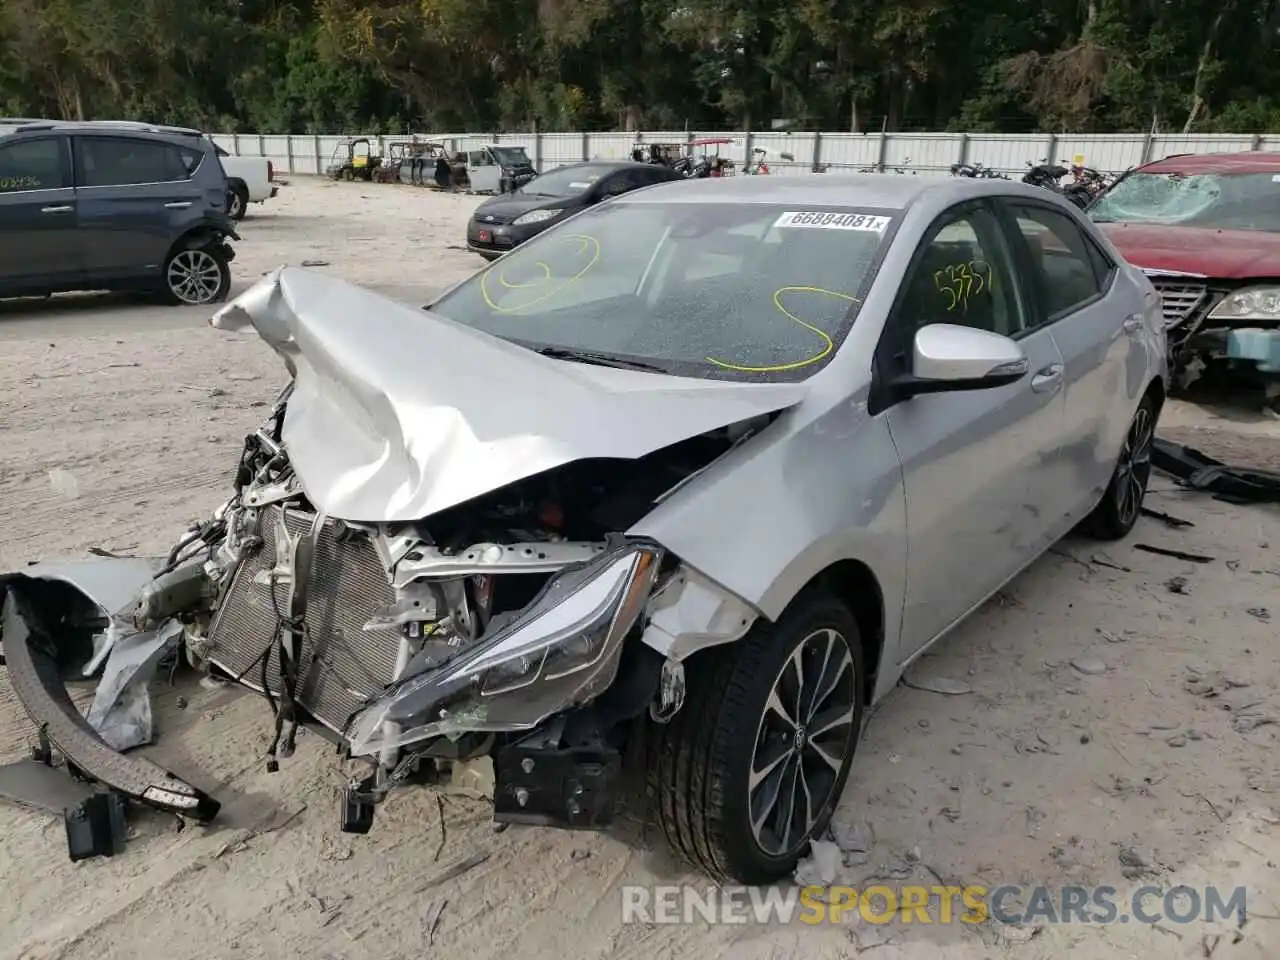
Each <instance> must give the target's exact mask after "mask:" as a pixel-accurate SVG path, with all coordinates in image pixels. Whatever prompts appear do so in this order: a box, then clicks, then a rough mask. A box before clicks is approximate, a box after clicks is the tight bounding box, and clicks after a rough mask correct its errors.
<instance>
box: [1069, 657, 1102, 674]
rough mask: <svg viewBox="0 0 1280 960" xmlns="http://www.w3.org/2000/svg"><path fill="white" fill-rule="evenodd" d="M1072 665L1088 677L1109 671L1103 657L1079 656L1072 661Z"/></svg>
mask: <svg viewBox="0 0 1280 960" xmlns="http://www.w3.org/2000/svg"><path fill="white" fill-rule="evenodd" d="M1071 666H1073V667H1074V668H1075V669H1076V670H1077V671H1079V672H1080V673H1083V674H1084V675H1085V676H1086V677H1099V676H1102V674H1104V673H1106V672H1107V665H1106V663H1105V662H1104V661H1103V660H1102V658H1101V657H1078V658H1077V659H1075V660H1072V661H1071Z"/></svg>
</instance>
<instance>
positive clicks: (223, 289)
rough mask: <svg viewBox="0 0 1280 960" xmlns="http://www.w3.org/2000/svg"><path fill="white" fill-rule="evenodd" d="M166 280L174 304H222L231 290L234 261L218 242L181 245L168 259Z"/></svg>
mask: <svg viewBox="0 0 1280 960" xmlns="http://www.w3.org/2000/svg"><path fill="white" fill-rule="evenodd" d="M163 283H164V287H163V293H164V296H165V299H166V300H168V301H169V302H170V303H174V304H189V305H192V306H204V305H206V304H210V303H218V302H220V301H222V300H225V299H226V297H227V293H228V292H229V291H230V289H231V264H230V263H229V262H228V261H227V258H226V257H225V256H224V255H223V253H222V251H221V250H220V249H219V248H218V247H217V246H216V245H210V246H206V247H179V248H177V249H176V250H174V251H173V252H172V253H171V254H169V258H168V259H167V260H166V261H165V264H164V280H163Z"/></svg>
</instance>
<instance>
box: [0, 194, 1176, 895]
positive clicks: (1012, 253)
mask: <svg viewBox="0 0 1280 960" xmlns="http://www.w3.org/2000/svg"><path fill="white" fill-rule="evenodd" d="M212 323H213V326H214V327H216V328H218V329H221V330H245V329H250V328H251V329H253V330H255V331H256V332H257V333H258V334H259V335H260V336H261V337H262V339H263V340H265V341H266V342H267V343H268V344H269V345H270V346H271V347H272V348H273V349H274V350H275V351H276V352H277V353H278V354H279V355H280V357H281V358H282V359H283V361H284V363H285V365H286V366H287V368H288V371H289V373H290V375H291V382H290V383H289V385H288V386H287V387H286V389H285V390H284V392H283V393H282V395H281V397H280V399H279V401H278V403H277V404H276V406H275V408H274V410H273V412H272V414H271V416H270V417H269V419H268V420H267V421H266V422H265V423H264V424H263V425H262V427H261V429H259V430H258V431H257V432H256V433H255V434H253V435H252V436H250V437H249V438H248V440H247V442H246V445H245V448H244V451H243V454H242V456H241V459H240V461H239V464H238V465H237V468H236V471H235V478H234V492H233V494H232V496H231V497H230V499H229V500H228V501H227V502H226V503H225V504H224V505H223V506H222V507H220V508H219V509H218V510H217V511H216V513H214V514H213V516H212V517H210V518H209V519H208V520H206V521H205V522H203V523H200V524H197V525H196V526H195V527H193V528H192V530H191V532H190V533H188V534H187V536H185V537H184V538H183V539H182V540H181V541H180V542H179V543H178V544H177V546H175V548H174V550H173V551H172V553H171V554H170V555H169V556H168V557H161V558H155V559H154V560H150V559H147V558H126V559H116V558H97V559H93V560H86V561H83V562H81V563H80V564H78V565H65V564H63V565H47V566H43V565H38V566H35V567H30V568H27V569H25V570H22V571H17V572H15V573H14V574H11V575H8V576H7V577H5V578H4V579H3V580H0V588H3V589H4V592H5V604H4V644H5V654H6V656H7V658H8V664H9V675H10V679H11V682H12V683H13V684H14V685H15V687H16V688H17V691H18V694H19V696H20V697H21V699H22V701H23V703H24V704H25V705H26V707H27V709H28V711H29V712H30V713H31V715H32V716H33V718H35V720H36V721H37V722H38V723H39V724H40V725H41V726H42V727H43V729H44V730H45V732H46V735H47V738H48V740H49V741H50V742H51V745H52V746H53V747H55V748H56V749H57V750H59V751H62V752H63V753H64V754H65V755H66V756H67V757H68V758H70V759H72V760H73V761H74V762H75V765H76V766H77V767H78V768H79V769H80V770H82V771H86V772H87V773H88V774H89V775H91V776H93V777H96V778H98V779H100V780H102V781H103V782H104V783H105V784H106V785H107V786H109V787H111V788H112V789H114V790H116V791H117V792H119V793H122V794H124V795H126V796H128V797H132V798H134V799H135V800H138V801H140V802H144V803H148V804H151V805H153V806H157V807H161V808H163V809H168V810H173V811H175V812H178V813H181V814H184V815H187V816H190V817H193V818H195V819H205V820H207V819H209V818H211V817H213V816H214V815H215V814H216V811H217V805H218V804H217V800H216V799H214V798H213V797H211V796H208V795H206V794H205V793H203V792H202V791H200V790H199V789H198V788H196V787H194V786H192V785H191V783H190V782H189V781H188V780H187V779H185V778H184V777H182V776H179V775H178V774H176V773H173V772H171V771H169V770H165V769H162V768H160V767H157V766H155V765H153V764H151V763H150V762H149V761H147V760H145V759H142V758H139V757H138V755H137V754H134V753H129V754H123V753H119V752H117V751H116V750H115V749H113V745H114V746H115V747H119V746H120V741H119V736H118V732H119V731H118V728H116V727H112V728H110V729H111V730H113V731H115V733H114V734H113V736H114V737H115V739H114V740H113V739H111V738H108V737H107V736H106V730H107V725H106V721H104V720H102V719H101V718H102V717H103V716H107V717H109V716H110V714H111V707H112V704H111V703H108V704H107V705H106V707H105V708H104V709H103V710H99V711H98V712H97V714H93V713H91V718H90V720H88V721H85V720H80V719H79V715H78V714H77V713H75V710H74V707H70V708H69V707H68V705H69V703H70V701H69V700H67V699H66V696H65V692H64V691H62V690H61V688H60V681H59V679H58V677H59V676H65V675H66V673H67V671H68V670H71V671H72V672H75V671H76V670H79V671H80V672H81V673H82V674H92V673H94V672H95V671H97V670H102V671H103V672H104V683H105V677H107V676H111V677H113V678H117V682H115V683H114V684H113V689H118V688H120V683H119V682H118V675H117V672H116V671H115V670H114V669H113V667H112V663H113V660H115V659H116V658H117V655H120V656H124V655H125V652H127V651H129V650H130V649H133V650H134V653H133V655H132V661H131V662H134V661H137V660H138V659H139V655H138V654H137V647H138V645H139V644H146V643H151V644H154V645H164V644H177V645H178V648H180V649H181V650H182V651H183V655H184V656H185V657H186V659H187V660H188V661H189V662H190V663H191V664H192V665H194V666H195V667H197V668H198V669H201V670H206V671H212V672H215V673H217V674H220V675H222V676H224V677H230V678H233V679H234V680H236V681H238V682H239V683H241V684H243V685H245V686H247V687H250V688H252V689H253V690H255V691H257V692H258V693H259V694H261V695H262V696H263V698H264V700H265V701H266V702H267V704H269V709H270V713H269V714H266V712H265V711H264V723H272V724H273V729H274V734H275V736H274V740H273V743H272V746H271V748H270V751H269V754H268V757H267V763H268V765H269V768H270V769H276V768H277V767H278V765H279V763H280V761H281V760H282V759H284V758H286V757H288V756H289V754H290V753H291V752H292V748H293V737H294V734H295V732H296V729H297V727H298V725H300V724H307V725H311V726H312V727H314V728H315V729H316V730H318V731H320V732H321V733H323V734H325V735H326V736H328V737H329V738H331V739H332V740H333V741H335V742H336V743H337V744H338V745H339V747H340V749H341V752H342V753H343V754H344V760H343V762H344V763H345V764H346V765H347V769H348V770H349V771H351V772H350V779H349V786H348V788H347V790H346V793H345V795H344V798H343V804H342V811H341V821H340V826H341V829H343V830H346V831H349V832H356V833H365V832H368V831H369V830H370V829H371V827H372V825H373V820H374V812H375V810H376V808H377V805H378V804H379V803H380V802H382V801H383V800H384V799H385V798H386V797H387V796H388V794H390V793H391V792H392V790H393V788H395V787H397V786H398V785H407V784H415V783H417V784H421V783H435V784H440V783H443V782H445V781H447V780H449V779H450V778H454V779H456V777H457V776H458V774H459V771H466V772H467V773H468V776H470V777H471V778H472V780H471V782H473V783H476V782H483V783H487V784H489V786H488V787H487V788H486V789H488V790H491V793H492V798H493V804H494V817H495V819H496V820H497V821H498V822H502V823H526V824H543V825H551V826H559V827H565V828H589V829H600V828H605V827H608V826H609V825H610V824H611V823H612V822H613V821H614V818H615V815H616V813H617V811H618V810H619V809H625V808H626V807H627V805H628V803H633V802H636V801H645V802H643V803H638V804H637V808H642V809H644V810H645V812H646V814H647V815H651V816H653V817H655V818H656V819H657V821H658V822H659V823H660V824H661V826H662V828H663V830H664V831H665V834H666V836H667V837H668V839H669V840H670V842H671V844H672V845H673V847H674V848H675V849H676V850H677V851H678V852H679V853H680V854H682V855H683V856H684V857H686V858H687V859H688V860H689V861H691V862H692V863H693V864H695V865H696V866H698V867H700V868H702V869H703V870H705V871H706V872H707V873H708V874H710V875H711V876H713V877H715V878H718V879H732V880H735V881H740V882H746V883H760V882H768V881H772V880H775V879H777V878H780V877H782V876H784V875H786V874H788V873H789V872H790V871H792V870H793V869H794V867H795V864H796V862H797V859H798V858H799V857H800V856H801V855H802V854H803V853H804V852H805V851H806V849H807V847H808V844H809V842H810V840H811V839H812V838H813V837H814V836H815V835H817V834H818V833H819V832H820V831H822V830H823V829H824V827H825V825H826V823H827V822H828V820H829V818H830V817H831V815H832V811H833V810H834V808H835V806H836V804H837V802H838V801H839V799H840V795H841V791H842V789H843V787H844V785H845V782H846V780H847V779H848V776H849V770H850V766H851V765H852V763H853V761H854V754H855V748H856V745H857V742H858V739H859V734H860V731H861V726H862V720H863V717H864V711H866V709H867V707H868V706H869V705H870V704H872V703H874V702H875V701H876V700H877V699H878V698H880V697H883V696H884V695H885V694H886V693H888V692H889V691H890V690H891V689H892V688H893V686H894V685H895V683H896V682H897V681H898V679H899V677H900V676H901V674H902V672H903V670H904V668H905V667H906V666H907V665H908V664H909V663H910V662H911V661H912V659H913V658H915V657H917V656H919V655H920V654H921V653H922V652H923V651H925V650H926V649H927V648H928V647H929V646H930V644H932V643H934V642H936V641H937V640H938V639H939V638H940V637H942V636H943V635H944V634H946V633H947V631H948V630H950V629H951V628H952V627H954V626H955V625H956V624H957V623H958V622H960V621H961V620H962V619H963V618H964V617H965V616H966V615H967V614H968V613H969V612H971V611H972V610H973V609H974V608H976V607H977V606H979V605H980V604H981V603H982V602H983V601H984V600H986V599H987V598H988V597H990V596H991V595H992V594H993V593H995V592H996V591H997V590H999V589H1000V587H1001V586H1002V585H1003V584H1005V583H1006V582H1007V581H1008V580H1010V579H1011V578H1012V577H1014V576H1016V575H1017V574H1018V572H1019V571H1021V570H1022V569H1023V568H1025V567H1026V566H1027V565H1028V564H1030V563H1032V562H1033V561H1034V560H1035V559H1036V558H1037V557H1039V556H1040V555H1041V554H1042V553H1043V552H1044V551H1045V550H1046V549H1047V548H1048V547H1049V546H1050V545H1051V544H1053V543H1054V542H1055V541H1056V540H1057V539H1058V538H1060V537H1062V536H1063V535H1064V534H1066V533H1067V532H1068V531H1071V530H1072V529H1074V528H1077V527H1083V529H1085V530H1086V531H1088V532H1089V533H1091V534H1092V535H1094V536H1097V537H1100V538H1103V539H1117V538H1120V537H1124V536H1125V535H1126V534H1128V533H1129V531H1130V530H1131V529H1132V528H1133V525H1134V523H1135V521H1136V520H1137V518H1138V515H1139V510H1140V507H1141V504H1142V499H1143V496H1144V494H1145V492H1146V487H1147V481H1148V476H1149V474H1150V470H1151V459H1150V454H1151V447H1152V439H1153V433H1154V430H1155V425H1156V422H1157V420H1158V418H1159V416H1160V409H1161V405H1162V403H1163V401H1164V398H1165V389H1166V384H1167V379H1168V373H1167V370H1166V367H1165V356H1166V350H1165V342H1164V332H1163V325H1162V323H1161V320H1160V304H1159V302H1158V297H1157V295H1156V293H1155V291H1154V290H1153V288H1152V286H1151V283H1150V282H1149V281H1148V280H1147V279H1146V277H1145V276H1143V274H1142V273H1141V272H1139V271H1138V270H1136V269H1133V268H1131V267H1129V266H1127V265H1126V264H1125V262H1124V261H1123V260H1122V259H1121V258H1120V256H1119V255H1118V254H1117V253H1116V251H1115V249H1114V248H1113V247H1112V246H1111V244H1110V243H1109V242H1108V241H1107V239H1106V238H1105V237H1104V236H1102V235H1101V234H1100V233H1099V232H1098V231H1097V230H1096V229H1095V228H1094V227H1093V226H1092V225H1091V224H1090V223H1089V221H1088V220H1086V219H1085V218H1084V217H1082V216H1081V215H1080V214H1079V212H1078V211H1077V210H1076V209H1075V208H1074V207H1072V206H1070V205H1068V204H1066V203H1064V202H1061V201H1060V200H1059V199H1057V198H1056V197H1054V196H1052V195H1049V194H1047V193H1046V192H1045V191H1042V190H1036V189H1034V188H1030V187H1025V186H1023V185H1021V184H1017V183H1010V182H1008V181H996V180H992V181H984V180H971V179H942V178H939V179H930V178H924V177H894V176H888V177H884V176H857V177H840V176H822V177H794V178H788V177H768V178H760V177H747V178H737V179H723V180H701V181H693V182H683V183H673V184H665V185H659V186H656V187H652V188H647V189H643V190H640V191H637V192H634V193H629V194H627V195H625V196H623V197H619V198H616V199H613V200H610V201H608V202H605V203H602V204H599V205H597V206H594V207H591V208H589V209H587V210H585V211H583V212H582V213H580V214H578V215H576V216H574V217H572V218H570V219H568V220H567V221H565V222H564V223H562V224H559V225H557V226H556V227H554V228H552V229H551V230H548V231H547V232H546V233H544V234H542V235H540V236H539V237H537V238H535V239H533V240H531V241H530V242H529V243H528V244H525V245H523V246H521V247H520V248H519V249H518V250H516V251H514V252H512V253H510V254H508V255H506V256H504V257H503V258H501V259H500V260H498V261H496V262H495V263H493V264H492V265H490V266H488V267H486V268H485V269H484V270H483V271H481V272H480V273H478V274H476V275H475V276H473V277H471V278H470V279H468V280H466V281H464V282H463V283H461V284H459V285H457V286H455V287H453V288H452V289H450V290H449V291H448V292H446V293H445V294H444V295H442V296H441V297H439V298H438V299H437V300H436V301H435V302H433V303H432V304H430V305H429V306H428V307H426V308H425V310H415V309H412V308H409V307H406V306H403V305H401V304H397V303H394V302H392V301H390V300H387V299H384V298H382V297H380V296H377V295H375V294H373V293H371V292H369V291H366V290H363V289H361V288H358V287H356V286H352V285H349V284H347V283H344V282H342V281H339V280H336V279H333V278H330V277H326V276H322V275H320V274H316V273H311V272H308V271H303V270H298V269H293V268H282V269H281V270H279V271H277V272H276V273H274V274H272V275H270V276H268V277H267V278H265V279H263V280H262V281H261V282H260V283H258V284H257V285H256V286H255V287H253V288H252V289H250V290H249V291H248V292H246V293H244V294H243V295H242V296H240V297H239V298H238V299H237V300H235V301H234V302H232V303H230V304H228V305H227V306H226V307H225V308H223V309H222V311H221V312H220V313H219V314H218V315H217V316H215V317H214V319H213V321H212ZM66 610H74V611H77V613H76V615H75V616H68V615H66V614H65V611H66ZM122 651H124V652H122ZM114 702H116V701H112V703H114ZM73 714H74V716H73ZM94 716H97V717H98V718H99V719H98V720H97V721H94V720H93V717H94ZM253 749H254V746H253V745H252V744H246V745H245V750H246V751H252V750H253ZM486 771H487V774H485V775H486V776H487V777H488V779H487V780H486V779H484V777H483V776H481V774H482V773H484V772H486ZM867 775H868V776H874V773H873V772H868V773H867Z"/></svg>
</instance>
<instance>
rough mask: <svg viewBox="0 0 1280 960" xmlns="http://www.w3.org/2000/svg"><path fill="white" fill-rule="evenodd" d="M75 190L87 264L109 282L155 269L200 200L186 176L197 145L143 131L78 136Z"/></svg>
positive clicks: (93, 275) (93, 273) (204, 203)
mask: <svg viewBox="0 0 1280 960" xmlns="http://www.w3.org/2000/svg"><path fill="white" fill-rule="evenodd" d="M74 149H75V169H76V188H77V189H76V196H77V197H78V199H79V205H80V232H81V235H82V238H83V241H84V244H85V249H86V251H87V253H86V269H87V270H88V272H89V275H90V277H91V278H94V279H102V280H109V279H112V278H115V277H128V276H137V275H139V274H144V273H151V272H153V271H157V272H158V271H159V270H160V268H161V265H162V264H163V263H164V260H165V257H166V256H167V255H168V252H169V248H170V247H171V246H172V245H173V242H174V241H175V240H176V239H177V233H176V230H177V229H178V225H179V224H182V223H184V222H188V221H190V220H191V219H192V211H193V210H195V211H198V210H201V209H203V208H204V207H205V206H207V201H206V199H205V196H204V192H203V191H202V190H201V188H200V186H199V185H198V184H197V183H195V182H194V181H193V180H192V179H191V172H192V170H193V169H195V166H196V164H198V163H199V162H200V158H201V157H202V151H201V150H200V149H199V148H198V147H196V146H195V145H192V146H191V147H190V148H185V147H177V146H174V145H173V144H170V143H166V142H164V141H162V140H151V139H147V138H144V137H112V136H99V135H96V134H92V135H82V136H77V137H76V138H75V141H74Z"/></svg>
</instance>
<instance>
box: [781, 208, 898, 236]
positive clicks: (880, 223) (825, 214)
mask: <svg viewBox="0 0 1280 960" xmlns="http://www.w3.org/2000/svg"><path fill="white" fill-rule="evenodd" d="M889 222H890V221H889V218H888V217H873V216H870V215H869V214H865V213H832V212H831V211H830V210H796V211H791V212H788V213H784V214H783V215H782V216H780V217H779V218H778V219H777V221H776V222H775V223H774V226H775V227H809V228H810V229H813V230H865V231H867V232H868V233H884V230H885V228H886V227H887V226H889Z"/></svg>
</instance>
